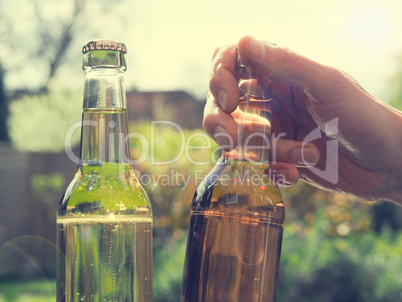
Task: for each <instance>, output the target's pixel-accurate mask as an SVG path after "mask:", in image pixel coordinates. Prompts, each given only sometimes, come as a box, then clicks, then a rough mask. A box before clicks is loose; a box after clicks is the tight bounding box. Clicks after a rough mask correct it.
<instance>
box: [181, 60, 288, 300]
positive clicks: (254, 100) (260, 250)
mask: <svg viewBox="0 0 402 302" xmlns="http://www.w3.org/2000/svg"><path fill="white" fill-rule="evenodd" d="M236 70H237V78H238V84H239V93H240V100H239V106H238V108H237V109H236V110H235V111H234V112H233V113H232V117H233V118H234V120H235V121H236V122H237V124H238V132H239V136H238V137H237V138H235V140H236V141H233V146H235V148H234V149H233V150H231V151H223V152H222V155H221V157H220V159H219V160H218V162H217V164H216V166H215V167H214V168H213V169H212V171H211V172H210V173H209V174H208V175H207V176H206V177H205V179H204V180H203V181H202V182H201V184H200V185H199V187H198V188H197V191H196V193H195V195H194V197H193V201H192V205H191V216H190V226H189V233H188V242H187V250H186V258H185V264H184V274H183V283H182V290H181V301H182V302H201V301H202V302H218V301H219V302H229V301H230V302H244V301H247V302H254V301H256V302H257V301H258V302H262V301H264V302H273V301H275V297H276V288H277V277H278V269H279V259H280V252H281V244H282V234H283V227H284V221H285V207H284V204H283V202H282V197H281V193H280V191H279V189H278V186H277V184H276V182H275V180H274V179H271V178H269V177H268V176H267V171H268V170H269V169H270V166H269V155H270V154H269V151H270V142H269V140H270V139H271V120H272V108H271V107H272V98H273V97H274V94H273V88H272V85H271V81H270V80H269V79H267V78H265V77H262V76H260V75H258V74H256V73H254V72H253V70H252V69H251V68H249V67H248V66H246V65H244V64H243V63H242V62H241V60H240V59H239V61H238V62H237V65H236Z"/></svg>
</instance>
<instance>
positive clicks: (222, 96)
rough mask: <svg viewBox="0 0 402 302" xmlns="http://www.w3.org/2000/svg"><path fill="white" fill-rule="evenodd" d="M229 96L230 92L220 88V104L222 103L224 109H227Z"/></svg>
mask: <svg viewBox="0 0 402 302" xmlns="http://www.w3.org/2000/svg"><path fill="white" fill-rule="evenodd" d="M227 97H228V94H227V93H226V91H224V90H219V92H218V100H219V104H221V107H222V109H223V110H225V109H226V99H227Z"/></svg>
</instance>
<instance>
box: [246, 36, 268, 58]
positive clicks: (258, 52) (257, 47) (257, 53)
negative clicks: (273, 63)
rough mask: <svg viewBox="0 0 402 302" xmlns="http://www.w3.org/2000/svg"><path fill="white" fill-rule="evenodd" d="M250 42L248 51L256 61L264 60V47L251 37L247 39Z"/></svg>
mask: <svg viewBox="0 0 402 302" xmlns="http://www.w3.org/2000/svg"><path fill="white" fill-rule="evenodd" d="M248 40H249V42H250V51H251V53H252V55H253V56H254V57H255V58H256V59H264V58H265V46H264V44H262V43H261V42H260V41H258V40H256V39H255V38H253V37H252V36H249V38H248Z"/></svg>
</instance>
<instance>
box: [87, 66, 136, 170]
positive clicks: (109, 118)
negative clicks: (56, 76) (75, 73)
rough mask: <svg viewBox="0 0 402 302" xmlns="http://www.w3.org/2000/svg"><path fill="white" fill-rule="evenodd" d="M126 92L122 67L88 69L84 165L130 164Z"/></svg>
mask: <svg viewBox="0 0 402 302" xmlns="http://www.w3.org/2000/svg"><path fill="white" fill-rule="evenodd" d="M126 107H127V106H126V93H125V88H124V78H123V72H122V71H121V69H117V68H93V69H90V70H87V71H86V74H85V86H84V104H83V114H82V130H81V163H82V166H98V167H102V166H104V165H105V164H107V163H116V164H117V163H119V164H128V163H129V159H130V153H129V146H128V141H127V138H128V124H127V108H126Z"/></svg>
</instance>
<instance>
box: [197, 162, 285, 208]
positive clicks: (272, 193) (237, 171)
mask: <svg viewBox="0 0 402 302" xmlns="http://www.w3.org/2000/svg"><path fill="white" fill-rule="evenodd" d="M266 168H267V167H266V166H261V165H255V164H251V163H248V162H235V163H233V162H224V161H222V162H218V164H217V165H216V166H215V167H214V168H213V169H212V170H211V172H210V173H209V174H208V175H207V176H206V177H205V179H204V180H203V181H202V182H201V184H200V185H199V186H198V188H197V190H196V193H195V194H194V198H193V202H192V210H193V211H211V210H213V211H215V212H222V213H237V214H241V215H243V214H247V215H249V214H250V215H254V214H256V215H259V214H263V213H268V212H271V211H273V210H274V211H276V210H278V209H280V210H281V211H283V212H284V204H283V200H282V195H281V193H280V190H279V188H278V186H277V185H276V184H275V183H273V182H272V181H271V179H270V178H269V177H268V176H267V175H266V173H265V171H266Z"/></svg>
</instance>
